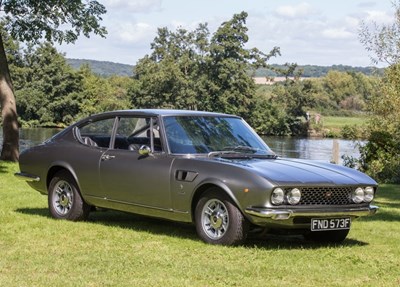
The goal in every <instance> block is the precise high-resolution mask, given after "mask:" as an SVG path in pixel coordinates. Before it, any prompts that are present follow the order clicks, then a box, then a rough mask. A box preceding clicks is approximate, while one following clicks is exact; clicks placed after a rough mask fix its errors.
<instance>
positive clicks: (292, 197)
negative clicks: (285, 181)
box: [287, 188, 301, 205]
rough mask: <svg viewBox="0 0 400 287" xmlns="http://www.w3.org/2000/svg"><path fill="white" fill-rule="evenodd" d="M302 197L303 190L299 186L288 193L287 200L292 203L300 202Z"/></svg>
mask: <svg viewBox="0 0 400 287" xmlns="http://www.w3.org/2000/svg"><path fill="white" fill-rule="evenodd" d="M300 199H301V191H300V189H298V188H293V189H292V190H290V191H289V192H288V194H287V201H288V203H289V204H291V205H295V204H298V203H299V202H300Z"/></svg>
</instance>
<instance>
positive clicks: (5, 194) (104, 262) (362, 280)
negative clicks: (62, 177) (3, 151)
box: [0, 162, 400, 287]
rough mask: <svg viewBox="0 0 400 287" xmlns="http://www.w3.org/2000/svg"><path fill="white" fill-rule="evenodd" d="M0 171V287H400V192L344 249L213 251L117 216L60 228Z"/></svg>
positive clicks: (266, 246)
mask: <svg viewBox="0 0 400 287" xmlns="http://www.w3.org/2000/svg"><path fill="white" fill-rule="evenodd" d="M15 171H17V165H16V164H6V163H4V162H0V286H7V287H8V286H163V287H166V286H313V287H314V286H399V285H400V271H399V270H400V248H399V245H400V223H399V221H400V186H397V185H382V186H381V187H380V189H379V195H378V197H377V199H376V202H375V203H376V204H377V205H379V206H380V207H381V209H380V210H379V213H378V214H377V215H376V216H373V217H368V218H364V219H361V220H358V221H355V222H354V223H353V225H352V229H351V231H350V234H349V236H348V239H346V240H345V241H344V243H343V244H337V245H335V244H325V245H324V244H315V243H311V242H307V241H304V240H303V239H302V238H301V237H294V236H293V237H277V236H267V237H266V238H265V239H262V240H261V239H249V240H248V241H247V242H246V244H245V245H244V246H240V247H224V246H212V245H207V244H205V243H203V242H202V241H200V240H199V239H198V238H197V235H196V232H195V228H194V227H193V226H191V225H186V224H179V223H172V222H167V221H162V220H156V219H148V218H144V217H140V216H135V215H130V214H126V213H119V212H112V211H106V212H94V213H92V214H91V215H90V217H89V221H88V222H68V221H60V220H54V219H52V218H51V217H50V216H49V213H48V210H47V198H46V197H45V196H43V195H40V194H39V193H38V192H36V191H34V190H32V189H31V188H30V187H29V186H28V185H27V184H26V183H24V182H20V181H18V180H16V179H14V176H13V173H14V172H15Z"/></svg>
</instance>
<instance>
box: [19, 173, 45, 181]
mask: <svg viewBox="0 0 400 287" xmlns="http://www.w3.org/2000/svg"><path fill="white" fill-rule="evenodd" d="M14 175H15V176H16V177H17V178H18V179H21V180H25V181H35V182H38V181H40V177H38V176H37V175H33V174H29V173H25V172H17V173H15V174H14Z"/></svg>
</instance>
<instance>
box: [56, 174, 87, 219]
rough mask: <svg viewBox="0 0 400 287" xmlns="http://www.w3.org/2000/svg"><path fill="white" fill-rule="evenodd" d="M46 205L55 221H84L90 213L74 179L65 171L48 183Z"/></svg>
mask: <svg viewBox="0 0 400 287" xmlns="http://www.w3.org/2000/svg"><path fill="white" fill-rule="evenodd" d="M48 204H49V210H50V214H51V215H52V216H53V217H54V218H57V219H67V220H73V221H79V220H85V219H87V218H88V216H89V212H90V205H88V204H87V203H86V202H85V201H84V200H83V198H82V196H81V194H80V192H79V188H78V185H77V184H76V182H75V179H74V178H73V177H72V175H71V174H70V173H69V172H68V171H66V170H63V171H60V172H57V173H56V174H55V175H54V177H53V178H52V180H51V181H50V184H49V190H48Z"/></svg>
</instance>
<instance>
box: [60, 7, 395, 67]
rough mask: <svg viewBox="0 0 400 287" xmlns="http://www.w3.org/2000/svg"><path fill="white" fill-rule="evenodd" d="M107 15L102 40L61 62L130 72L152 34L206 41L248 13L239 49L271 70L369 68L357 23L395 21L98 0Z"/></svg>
mask: <svg viewBox="0 0 400 287" xmlns="http://www.w3.org/2000/svg"><path fill="white" fill-rule="evenodd" d="M98 2H100V3H101V4H103V5H104V6H105V7H106V9H107V13H106V14H105V15H103V21H102V25H104V26H105V27H106V28H107V31H108V35H107V37H106V38H105V39H103V38H101V37H99V36H96V35H92V36H91V37H90V38H89V39H87V38H85V37H83V36H81V37H80V38H79V39H78V40H77V42H75V44H68V45H64V44H63V45H61V46H58V47H57V48H58V50H59V51H61V52H63V53H65V54H66V57H67V58H75V59H92V60H99V61H111V62H116V63H123V64H130V65H135V64H136V62H137V61H138V60H139V59H141V58H143V57H144V56H145V55H146V54H150V53H151V49H150V44H151V42H152V41H153V39H154V38H155V37H156V35H157V28H160V27H167V28H168V29H169V30H171V31H175V30H176V29H177V28H184V29H187V30H194V29H195V28H196V27H197V26H198V25H199V24H200V23H208V27H209V30H210V32H211V34H213V33H214V32H215V31H216V30H217V29H218V27H219V26H220V25H221V24H222V23H223V22H224V21H228V20H230V19H231V18H232V16H233V15H234V14H237V13H240V12H242V11H245V12H247V13H248V17H247V22H246V25H247V28H248V29H249V30H248V36H249V41H248V43H247V44H246V48H249V49H250V48H258V49H259V50H261V51H263V52H266V53H267V52H269V51H270V50H272V48H273V47H275V46H277V47H280V50H281V54H282V55H281V56H280V57H277V58H272V59H271V60H270V61H269V63H270V64H275V63H276V64H283V63H286V62H288V63H297V64H299V65H321V66H330V65H350V66H362V67H365V66H371V65H372V62H371V58H370V55H369V54H368V52H367V51H366V50H365V48H364V47H363V46H362V44H361V43H360V40H359V37H358V33H359V29H360V23H361V21H365V22H367V23H371V21H375V22H377V23H379V24H388V23H390V22H391V21H393V19H394V10H395V8H394V7H393V4H392V1H391V0H375V1H370V0H334V1H332V0H305V1H295V0H292V1H289V0H279V1H278V0H274V1H273V0H247V1H244V0H186V1H185V0H98Z"/></svg>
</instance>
